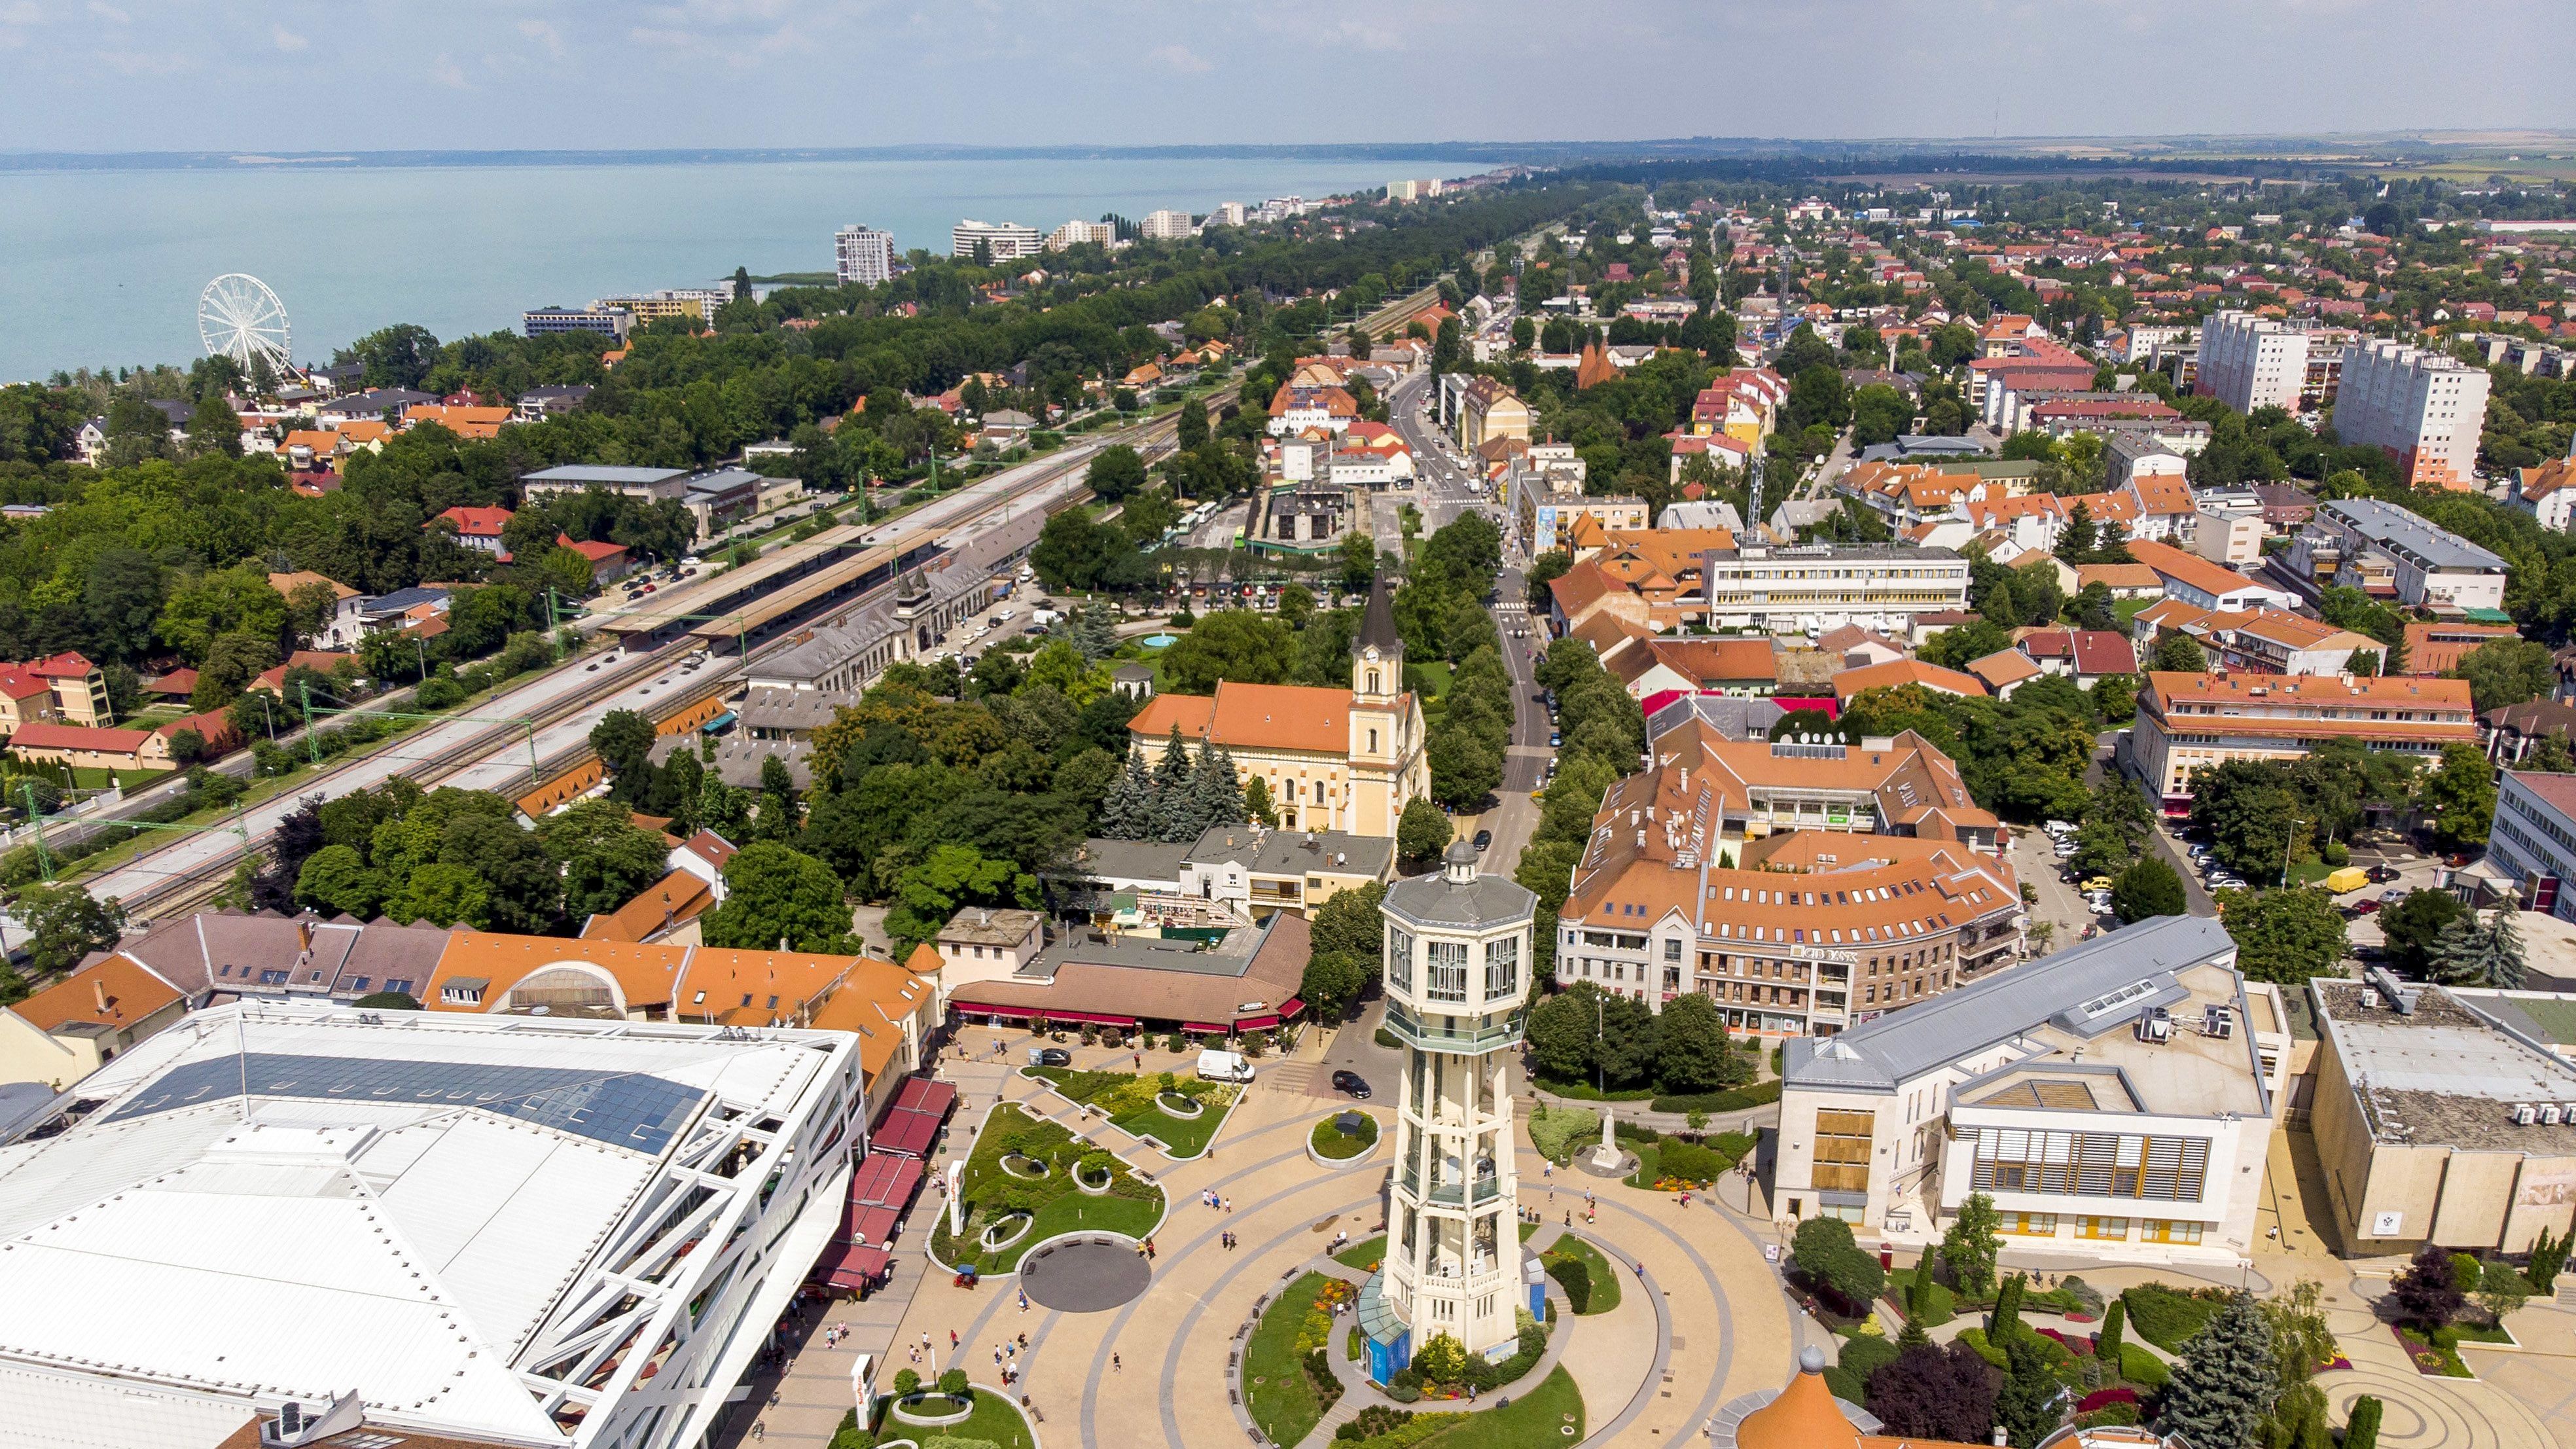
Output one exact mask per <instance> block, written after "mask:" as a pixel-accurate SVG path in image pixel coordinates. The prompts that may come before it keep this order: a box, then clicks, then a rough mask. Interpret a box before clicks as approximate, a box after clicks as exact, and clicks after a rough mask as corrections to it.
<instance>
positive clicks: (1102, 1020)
mask: <svg viewBox="0 0 2576 1449" xmlns="http://www.w3.org/2000/svg"><path fill="white" fill-rule="evenodd" d="M1039 1014H1040V1015H1042V1016H1044V1017H1045V1018H1046V1019H1047V1020H1049V1021H1074V1022H1082V1021H1087V1022H1089V1023H1091V1024H1092V1025H1093V1026H1134V1025H1135V1024H1136V1018H1134V1017H1132V1016H1110V1015H1106V1014H1104V1013H1102V1012H1097V1011H1046V1012H1041V1013H1039Z"/></svg>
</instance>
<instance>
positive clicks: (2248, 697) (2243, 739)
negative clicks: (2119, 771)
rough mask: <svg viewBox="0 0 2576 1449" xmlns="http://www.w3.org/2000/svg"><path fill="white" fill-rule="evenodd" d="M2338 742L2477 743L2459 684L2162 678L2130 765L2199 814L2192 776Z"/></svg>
mask: <svg viewBox="0 0 2576 1449" xmlns="http://www.w3.org/2000/svg"><path fill="white" fill-rule="evenodd" d="M2330 739H2354V740H2359V741H2361V742H2362V744H2363V745H2364V746H2365V747H2367V748H2369V749H2373V750H2387V751H2399V752H2403V753H2407V754H2413V755H2422V756H2432V755H2438V754H2440V753H2441V751H2442V747H2443V746H2444V745H2448V744H2466V745H2475V744H2476V743H2477V742H2478V728H2477V716H2476V714H2475V713H2474V712H2473V711H2472V710H2471V708H2470V705H2469V686H2468V683H2467V681H2465V680H2459V679H2415V678H2408V677H2401V678H2387V677H2382V678H2356V677H2354V676H2352V675H2347V674H2331V675H2299V674H2286V675H2275V674H2180V673H2166V672H2163V671H2153V672H2150V673H2149V674H2148V675H2147V679H2146V686H2145V688H2143V689H2141V690H2139V691H2138V722H2137V726H2136V728H2135V729H2134V730H2133V731H2132V732H2131V735H2130V764H2131V766H2132V768H2134V769H2135V770H2136V771H2137V773H2138V776H2139V778H2140V779H2142V780H2144V781H2145V782H2146V786H2147V788H2148V790H2150V791H2151V792H2153V793H2154V794H2155V795H2156V796H2157V797H2158V798H2159V799H2161V800H2162V801H2163V802H2164V808H2165V810H2166V812H2167V813H2169V814H2181V813H2184V812H2186V811H2188V810H2190V808H2191V774H2192V772H2193V771H2194V770H2197V769H2199V768H2201V767H2202V766H2204V765H2218V764H2222V763H2224V762H2226V761H2229V760H2299V759H2304V758H2306V757H2307V754H2308V752H2309V751H2310V750H2313V749H2315V748H2316V747H2317V746H2318V745H2320V744H2323V743H2324V742H2325V741H2327V740H2330Z"/></svg>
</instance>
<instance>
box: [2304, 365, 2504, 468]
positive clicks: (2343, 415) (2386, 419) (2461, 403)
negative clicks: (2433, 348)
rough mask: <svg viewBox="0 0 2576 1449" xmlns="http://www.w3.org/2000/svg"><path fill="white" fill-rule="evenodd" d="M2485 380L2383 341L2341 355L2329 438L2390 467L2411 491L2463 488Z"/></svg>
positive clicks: (2473, 460) (2483, 412) (2474, 453)
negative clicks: (2390, 461) (2373, 451)
mask: <svg viewBox="0 0 2576 1449" xmlns="http://www.w3.org/2000/svg"><path fill="white" fill-rule="evenodd" d="M2492 381H2493V380H2492V379H2490V378H2489V377H2488V376H2487V375H2486V372H2485V371H2484V370H2483V369H2480V368H2475V367H2471V366H2469V365H2467V364H2466V363H2463V362H2460V361H2458V360H2457V359H2455V358H2450V357H2445V356H2443V355H2442V354H2440V353H2438V352H2427V351H2425V350H2424V349H2422V348H2420V347H2408V346H2405V345H2403V344H2401V343H2396V342H2390V341H2387V340H2385V339H2375V340H2372V341H2368V342H2355V343H2353V344H2352V345H2350V346H2348V347H2346V348H2345V349H2344V350H2343V380H2342V383H2341V386H2340V390H2339V391H2338V392H2337V393H2336V394H2335V409H2334V424H2335V432H2336V434H2337V435H2338V436H2340V437H2341V438H2342V439H2343V440H2344V441H2345V442H2347V443H2368V444H2370V445H2371V446H2372V447H2375V448H2379V449H2381V450H2383V451H2385V452H2386V453H2388V454H2389V455H2390V456H2391V457H2394V458H2395V459H2396V460H2397V466H2398V467H2399V468H2400V469H2402V470H2403V471H2404V472H2405V474H2406V481H2407V482H2409V483H2412V484H2419V485H2420V484H2432V485H2436V486H2439V487H2445V488H2466V487H2469V486H2471V485H2472V484H2473V483H2474V482H2475V480H2476V466H2477V461H2478V431H2479V429H2480V428H2482V427H2483V426H2485V423H2486V416H2487V389H2488V387H2489V385H2490V384H2491V382H2492Z"/></svg>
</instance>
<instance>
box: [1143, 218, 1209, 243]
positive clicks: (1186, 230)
mask: <svg viewBox="0 0 2576 1449" xmlns="http://www.w3.org/2000/svg"><path fill="white" fill-rule="evenodd" d="M1137 230H1138V231H1139V232H1141V233H1142V234H1143V235H1144V238H1145V240H1147V241H1178V240H1180V239H1181V238H1183V237H1186V236H1196V235H1198V232H1199V229H1198V228H1197V227H1196V226H1194V225H1192V224H1191V222H1190V214H1189V213H1188V212H1186V211H1155V212H1148V213H1146V216H1145V221H1144V224H1143V225H1142V226H1140V227H1138V228H1137Z"/></svg>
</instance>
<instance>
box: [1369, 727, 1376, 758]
mask: <svg viewBox="0 0 2576 1449" xmlns="http://www.w3.org/2000/svg"><path fill="white" fill-rule="evenodd" d="M1369 753H1370V754H1372V755H1374V754H1376V753H1377V731H1375V730H1370V731H1369Z"/></svg>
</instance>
